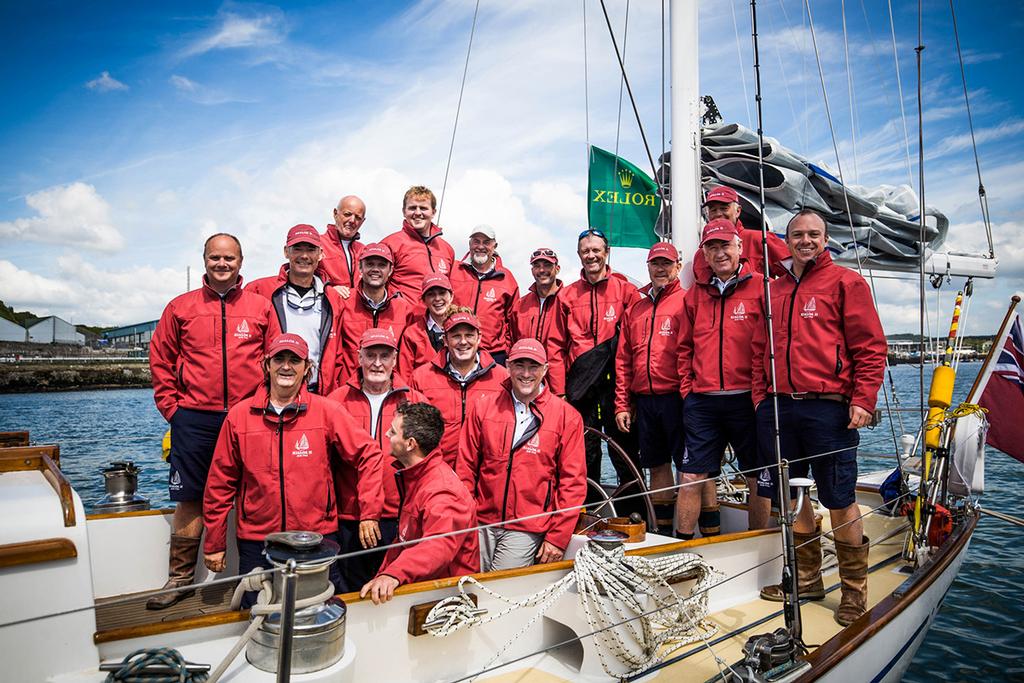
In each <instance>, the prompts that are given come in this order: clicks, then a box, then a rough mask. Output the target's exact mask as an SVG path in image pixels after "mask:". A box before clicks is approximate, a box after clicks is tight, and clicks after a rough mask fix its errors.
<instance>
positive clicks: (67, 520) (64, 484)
mask: <svg viewBox="0 0 1024 683" xmlns="http://www.w3.org/2000/svg"><path fill="white" fill-rule="evenodd" d="M41 469H42V470H43V476H44V477H45V478H46V481H48V482H50V486H52V487H53V490H54V491H56V492H57V496H58V497H59V498H60V507H61V509H62V510H63V512H64V526H75V496H74V493H72V489H71V482H70V481H68V478H67V477H65V476H64V473H63V472H61V471H60V468H59V467H57V463H55V462H54V461H53V460H52V459H51V458H50V456H48V455H43V456H42V468H41Z"/></svg>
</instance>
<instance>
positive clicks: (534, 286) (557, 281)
mask: <svg viewBox="0 0 1024 683" xmlns="http://www.w3.org/2000/svg"><path fill="white" fill-rule="evenodd" d="M564 284H565V283H563V282H562V281H561V280H560V279H559V278H557V277H556V278H555V290H554V291H553V292H551V294H549V295H548V296H558V293H559V292H561V291H562V287H563V286H564ZM529 291H531V292H533V295H534V296H535V297H537V298H538V299H539V298H540V294H537V283H536V282H534V283H533V284H532V285H530V288H529Z"/></svg>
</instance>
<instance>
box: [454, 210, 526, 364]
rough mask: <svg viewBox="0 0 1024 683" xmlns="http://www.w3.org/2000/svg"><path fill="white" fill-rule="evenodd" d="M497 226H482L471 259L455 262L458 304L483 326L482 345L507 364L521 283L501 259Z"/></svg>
mask: <svg viewBox="0 0 1024 683" xmlns="http://www.w3.org/2000/svg"><path fill="white" fill-rule="evenodd" d="M497 247H498V242H497V240H496V239H495V235H494V228H492V227H491V226H489V225H478V226H476V228H474V229H473V234H471V235H470V236H469V258H468V259H466V260H465V261H461V262H459V263H458V264H456V265H455V270H454V272H453V273H452V277H451V280H452V287H453V288H454V289H455V303H456V304H458V305H459V306H466V307H468V308H469V309H470V310H472V311H473V313H474V315H476V317H477V318H478V319H479V320H480V324H481V325H483V330H481V337H482V340H481V342H480V347H481V348H482V349H483V350H484V351H487V352H488V353H490V354H491V357H492V358H494V360H495V361H496V362H497V363H498V364H499V365H504V364H505V357H506V356H508V347H509V346H510V345H511V340H510V338H511V334H510V331H509V325H508V319H509V315H510V314H511V313H512V309H513V308H514V307H515V304H516V301H518V300H519V283H517V282H516V279H515V277H513V276H512V273H510V272H509V271H507V270H505V268H504V267H502V265H501V262H500V261H499V260H498V259H497V257H496V254H495V249H497Z"/></svg>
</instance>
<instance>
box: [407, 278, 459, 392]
mask: <svg viewBox="0 0 1024 683" xmlns="http://www.w3.org/2000/svg"><path fill="white" fill-rule="evenodd" d="M420 291H421V295H420V301H421V302H422V303H423V307H422V309H419V308H417V309H416V310H417V313H416V314H415V315H414V316H413V318H412V320H411V321H410V322H409V326H408V327H406V328H405V332H404V333H403V334H402V339H401V340H400V341H399V342H398V371H399V372H400V373H401V375H402V376H403V377H412V373H413V371H414V370H416V368H418V367H420V366H421V365H424V364H425V363H429V362H430V361H431V360H432V359H433V358H434V356H436V355H437V352H438V351H440V350H441V349H442V348H444V321H445V320H446V319H447V318H448V313H449V310H450V309H451V306H452V283H451V282H450V281H449V280H448V278H447V277H446V276H444V275H441V273H431V274H430V275H428V276H426V277H425V278H423V287H422V289H421V290H420Z"/></svg>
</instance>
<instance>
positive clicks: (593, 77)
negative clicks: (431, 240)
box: [0, 0, 1024, 334]
mask: <svg viewBox="0 0 1024 683" xmlns="http://www.w3.org/2000/svg"><path fill="white" fill-rule="evenodd" d="M810 4H811V11H812V13H813V14H812V15H811V17H812V18H813V23H814V30H815V34H814V37H815V39H816V41H817V45H818V54H819V55H820V59H821V68H822V71H823V72H824V78H825V83H826V92H827V94H828V101H829V105H830V107H831V115H832V119H833V124H834V128H835V132H836V141H837V145H838V149H839V154H840V158H839V162H840V163H841V165H842V169H843V171H844V173H845V177H846V178H847V180H848V182H856V183H858V184H861V185H866V186H875V185H880V184H890V185H896V184H901V183H910V182H912V183H913V184H914V185H915V186H916V183H917V164H916V160H917V118H916V116H917V99H916V90H915V87H916V69H915V53H914V48H915V46H916V45H917V7H916V3H904V2H900V3H893V5H894V7H893V11H894V14H893V17H892V22H893V26H894V28H895V42H896V55H897V57H898V59H899V75H900V82H901V85H902V98H903V100H902V101H903V108H904V110H905V114H906V117H907V118H906V121H905V124H906V128H904V118H903V117H902V116H901V112H900V90H899V87H898V84H897V70H896V66H895V62H894V58H893V44H892V40H893V39H892V35H891V33H890V19H889V12H888V3H887V2H886V1H885V0H862V1H860V2H852V1H851V2H848V3H845V14H846V16H845V23H846V32H847V40H846V41H845V43H844V40H843V19H844V17H843V5H842V3H840V2H836V1H828V2H824V1H821V0H819V1H818V2H811V3H810ZM475 5H476V3H475V0H422V1H420V2H386V1H381V2H373V3H367V2H289V3H282V4H280V5H274V4H256V3H242V2H226V3H208V2H176V3H137V2H104V3H70V2H45V1H40V2H33V3H3V6H2V7H0V52H2V59H0V100H2V101H3V102H4V103H5V104H4V106H3V107H2V108H0V244H2V245H3V246H2V249H0V299H3V301H4V302H6V303H7V304H8V305H13V306H14V307H16V308H18V309H26V308H27V309H30V310H32V311H33V312H35V313H37V314H56V315H60V316H62V317H64V318H66V319H68V320H71V321H73V322H75V323H83V324H96V325H118V324H130V323H134V322H140V321H145V320H151V319H155V318H157V317H159V315H160V312H161V310H162V309H163V307H164V305H165V304H166V303H167V301H168V300H170V299H171V298H172V297H173V296H175V295H177V294H179V293H181V292H182V291H184V290H185V288H186V268H187V267H191V273H192V274H191V285H192V287H193V288H194V287H196V286H197V285H198V282H199V277H200V275H201V273H202V243H203V240H204V238H205V237H206V236H207V235H209V234H212V233H214V232H218V231H227V232H231V233H234V234H236V235H237V236H238V237H239V238H240V239H241V241H242V244H243V247H244V254H245V258H244V264H243V268H242V274H243V277H245V278H246V279H250V280H251V279H255V278H257V277H261V276H264V275H269V274H272V273H274V272H276V270H277V268H278V266H279V265H280V263H281V262H282V254H281V248H282V246H283V243H284V236H285V233H286V232H287V230H288V228H289V227H291V226H292V225H294V224H297V223H310V224H312V225H315V226H316V227H318V228H320V229H323V228H324V226H325V225H326V224H327V223H329V222H330V220H331V210H332V208H333V207H334V206H335V204H336V203H337V201H338V199H339V198H340V197H341V196H343V195H346V194H357V195H359V196H361V197H362V198H363V199H364V200H365V202H366V204H367V220H366V224H365V225H364V227H363V231H362V234H363V237H364V241H376V240H379V239H380V238H382V237H384V236H385V235H386V234H388V233H390V232H393V231H394V230H396V229H398V228H399V227H400V225H401V219H402V216H401V201H402V195H403V193H404V191H405V189H406V188H408V187H409V186H411V185H414V184H424V185H427V186H429V187H431V188H433V189H434V190H435V192H436V193H437V194H438V195H439V197H440V196H442V193H441V189H442V186H444V187H445V190H444V194H443V197H442V203H441V207H440V210H441V212H440V220H439V222H440V224H441V225H442V226H443V227H444V229H445V234H446V236H447V237H448V239H449V241H450V242H451V243H452V244H453V245H454V246H455V249H456V252H457V254H458V255H461V254H462V253H464V252H465V245H466V243H467V238H468V235H469V233H470V232H471V230H472V228H473V226H475V225H477V224H480V223H488V224H491V225H493V226H494V227H495V229H496V231H497V234H498V243H499V246H498V248H499V251H500V253H501V254H502V257H503V261H504V263H505V264H506V265H508V266H509V267H510V268H511V270H512V271H513V273H514V274H515V276H516V277H517V279H518V280H519V282H520V283H521V284H522V285H523V286H524V287H525V286H526V285H528V284H529V283H530V281H531V278H530V275H529V267H528V264H527V261H528V256H529V253H530V252H531V251H532V250H533V249H534V248H536V247H538V246H542V245H543V246H552V247H554V248H555V249H556V250H557V251H558V253H559V254H560V256H561V259H562V262H563V269H562V277H563V279H564V280H565V281H567V282H569V281H572V280H575V279H576V278H577V277H578V272H579V271H578V268H579V264H578V260H577V259H576V257H575V254H574V253H573V252H574V249H575V238H576V235H577V234H578V232H579V231H580V230H581V229H582V228H583V227H585V225H586V203H585V200H586V169H587V154H586V150H587V144H588V142H589V143H591V144H594V145H597V146H600V147H604V148H605V149H615V148H616V147H617V148H618V149H619V151H620V154H622V155H623V156H625V157H626V158H629V159H630V160H632V161H633V162H634V163H636V164H637V165H639V166H641V167H644V168H645V167H647V166H648V164H647V162H646V153H645V151H644V148H643V145H642V142H641V137H640V134H639V131H638V128H637V125H636V122H635V120H634V119H633V116H632V112H631V109H630V107H629V104H628V100H626V101H623V102H622V105H621V116H620V115H619V112H620V79H619V74H618V68H617V65H616V63H615V57H614V52H613V50H612V46H611V42H610V39H609V36H608V31H607V28H606V26H605V22H604V17H603V15H602V13H601V5H600V2H595V1H594V0H572V1H568V0H555V1H552V0H517V2H514V3H510V2H506V1H505V0H481V2H480V3H479V15H478V18H477V22H476V27H475V31H474V34H473V49H472V52H471V54H470V58H469V62H468V71H467V77H466V82H465V90H464V92H463V95H462V105H461V111H460V115H459V121H458V129H457V135H456V137H455V141H454V145H452V129H453V125H454V121H455V113H456V108H457V106H458V102H459V93H460V83H461V82H462V74H463V68H464V67H465V65H466V56H467V45H468V42H469V38H470V30H471V27H472V25H473V15H474V7H475ZM607 5H608V11H609V15H610V18H611V22H612V25H613V27H614V29H615V32H616V36H617V39H618V41H619V44H620V46H624V51H625V61H626V69H627V72H628V74H629V78H630V82H631V84H632V86H633V89H634V93H635V95H636V98H637V105H638V107H639V110H640V114H641V119H642V122H643V125H644V129H645V131H646V133H647V137H648V141H649V142H650V144H651V147H652V152H653V153H654V155H655V156H657V155H658V154H659V153H660V152H661V150H662V149H663V148H665V147H667V146H668V145H669V142H670V139H671V130H665V129H664V128H663V125H662V120H663V117H662V112H663V108H662V106H663V105H662V100H663V93H665V94H666V95H667V92H668V87H667V82H665V81H663V80H662V56H663V53H662V23H661V17H662V3H660V2H658V1H657V0H632V2H631V3H627V2H626V1H625V0H607ZM627 8H628V23H627V21H626V19H627V16H626V14H627ZM956 9H957V22H958V28H959V31H960V40H961V44H962V47H963V51H964V57H965V69H966V76H967V82H968V86H969V89H970V94H971V107H972V112H973V114H974V128H975V133H976V137H977V141H978V150H979V155H980V164H981V169H982V173H983V180H984V184H985V187H986V190H987V194H988V198H989V206H990V210H991V217H992V228H993V232H994V240H995V248H996V254H997V256H998V258H999V261H1000V266H999V277H998V278H997V279H996V280H994V281H980V282H977V283H976V285H975V297H974V298H975V301H974V302H973V304H972V307H971V309H970V314H969V315H970V319H969V320H968V321H967V327H968V331H969V333H975V334H986V333H992V332H994V330H995V328H996V327H997V325H998V323H999V320H1001V318H1002V314H1003V312H1004V311H1005V305H1006V302H1007V300H1008V299H1009V296H1010V295H1011V294H1012V293H1013V292H1014V291H1017V290H1021V289H1024V192H1022V190H1024V180H1021V179H1022V178H1024V154H1022V152H1024V115H1022V114H1021V113H1020V112H1021V111H1022V110H1024V106H1022V105H1024V92H1022V89H1021V88H1020V83H1021V79H1020V76H1019V70H1020V65H1021V63H1022V62H1024V59H1022V58H1024V48H1022V45H1021V41H1020V39H1019V36H1020V35H1021V31H1022V28H1024V9H1022V8H1021V7H1020V6H1019V5H1018V3H1017V2H1014V1H1013V0H1007V1H995V2H989V3H985V4H984V5H979V4H977V3H966V2H958V3H956ZM584 10H585V12H586V22H585V23H584ZM923 11H924V13H923V16H924V21H923V31H924V44H925V46H926V49H925V51H924V52H923V54H922V57H923V69H922V73H923V81H922V91H923V110H924V139H925V144H924V149H925V177H926V189H925V194H926V203H927V204H929V205H932V206H935V207H936V208H938V209H939V210H941V211H943V212H944V213H945V214H946V215H947V216H949V218H950V221H951V228H950V233H949V238H948V240H947V247H948V248H949V249H950V250H953V251H965V252H978V251H985V250H987V243H986V239H985V233H984V229H983V226H982V221H981V211H980V209H979V205H978V200H977V185H978V183H977V178H976V175H975V165H974V157H973V155H972V153H971V145H970V137H969V129H968V121H967V116H966V112H965V108H964V101H963V93H962V90H961V87H962V86H961V80H960V69H959V62H958V60H957V56H956V51H955V45H954V42H953V33H952V24H951V20H950V11H949V4H948V2H946V1H945V0H925V2H924V5H923ZM996 17H998V19H994V18H996ZM758 23H759V29H760V44H761V65H762V84H763V89H764V121H765V132H766V134H767V135H771V136H773V137H775V138H777V139H779V141H780V142H782V144H784V145H786V146H788V147H789V148H791V149H793V150H795V151H798V152H800V153H801V154H803V155H805V156H806V157H808V158H810V159H812V160H815V161H817V162H820V163H821V164H822V165H824V166H826V167H828V168H830V169H832V170H833V171H835V170H836V169H837V168H838V166H839V164H837V159H836V156H835V153H834V151H833V143H832V136H831V134H830V132H829V126H828V123H827V119H826V116H825V107H824V98H823V97H822V92H821V85H820V83H819V78H818V70H817V69H818V67H817V62H816V60H815V51H814V49H813V47H812V41H811V32H810V30H809V24H808V16H807V11H806V7H805V5H804V3H803V2H802V1H799V0H775V1H773V2H771V1H766V2H763V3H759V19H758ZM584 38H585V39H586V50H585V49H584ZM699 42H700V49H699V61H700V79H701V87H700V90H701V92H702V93H707V94H711V95H712V96H713V97H714V99H715V101H716V103H717V105H718V107H719V109H720V111H721V112H722V114H723V116H724V118H725V120H726V121H730V122H731V121H735V122H739V123H742V124H745V125H751V124H753V123H754V119H753V117H754V90H753V70H752V64H753V57H752V50H751V41H750V14H749V4H748V3H747V2H746V1H745V0H717V1H715V2H704V3H702V5H701V10H700V41H699ZM844 45H845V46H846V47H845V48H844ZM847 51H848V52H849V60H848V61H847V58H846V52H847ZM666 62H667V59H666ZM848 63H849V64H850V68H849V71H848V70H847V64H848ZM665 77H666V78H669V76H668V75H667V74H666V76H665ZM851 90H852V94H853V97H852V98H851V96H850V95H851ZM851 100H852V101H853V103H854V106H852V107H851ZM665 116H666V120H667V121H670V115H669V114H668V113H667V112H666V114H665ZM666 125H669V124H668V123H666ZM905 131H906V135H905ZM854 141H856V144H854ZM450 146H451V149H452V156H451V165H450V171H449V175H448V180H447V185H445V170H446V165H447V164H446V162H447V160H448V153H449V147H450ZM643 255H644V252H642V251H639V250H629V249H616V250H614V251H613V254H612V264H613V266H614V267H616V268H617V269H620V270H623V271H624V272H626V273H628V274H630V275H632V276H633V277H635V278H636V279H638V280H643V281H646V273H645V269H644V267H643ZM958 286H962V280H954V281H953V282H952V283H950V284H944V285H943V287H942V289H940V290H939V291H938V294H936V293H935V291H933V290H931V288H930V287H929V294H928V306H929V309H928V321H929V330H931V331H933V332H935V331H938V332H939V333H944V332H945V329H946V326H947V325H948V318H949V314H950V310H949V309H950V301H951V296H952V294H951V293H952V292H953V291H955V289H956V288H957V287H958ZM875 290H876V295H877V298H878V303H879V310H880V313H881V316H882V322H883V324H884V326H885V328H886V331H887V332H888V333H897V332H908V331H916V330H917V329H918V324H919V323H918V319H919V318H918V306H917V301H918V285H917V282H916V280H914V281H909V280H894V279H891V278H881V277H879V278H877V279H876V280H875ZM936 297H938V298H936Z"/></svg>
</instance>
